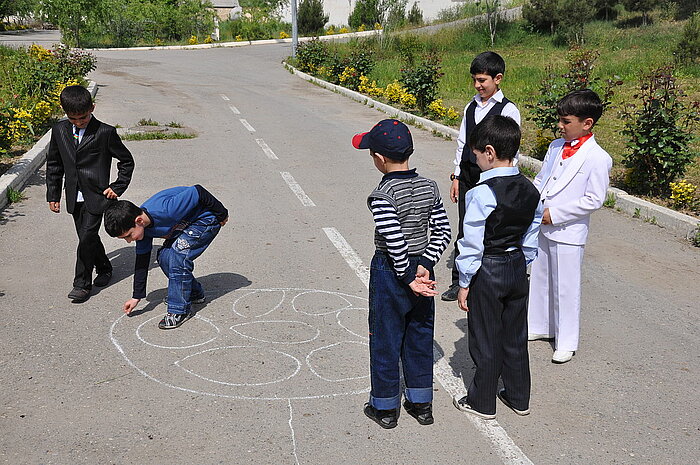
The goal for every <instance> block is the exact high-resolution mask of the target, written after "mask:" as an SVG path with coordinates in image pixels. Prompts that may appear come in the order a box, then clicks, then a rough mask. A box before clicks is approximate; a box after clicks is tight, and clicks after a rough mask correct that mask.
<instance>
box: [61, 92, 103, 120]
mask: <svg viewBox="0 0 700 465" xmlns="http://www.w3.org/2000/svg"><path fill="white" fill-rule="evenodd" d="M61 108H63V111H64V112H65V114H66V116H67V117H68V120H69V121H70V122H71V123H73V124H74V125H75V126H77V127H79V128H81V129H82V128H85V127H86V126H87V125H88V123H89V122H90V116H91V115H92V112H93V110H94V109H95V105H94V104H93V103H92V95H90V92H89V91H88V90H87V89H86V88H85V87H83V86H68V87H66V88H65V89H63V91H61Z"/></svg>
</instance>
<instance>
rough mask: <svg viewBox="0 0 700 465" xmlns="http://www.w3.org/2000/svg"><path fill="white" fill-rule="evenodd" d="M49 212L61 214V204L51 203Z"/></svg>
mask: <svg viewBox="0 0 700 465" xmlns="http://www.w3.org/2000/svg"><path fill="white" fill-rule="evenodd" d="M49 210H51V211H52V212H54V213H61V202H49Z"/></svg>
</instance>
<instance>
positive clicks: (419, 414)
mask: <svg viewBox="0 0 700 465" xmlns="http://www.w3.org/2000/svg"><path fill="white" fill-rule="evenodd" d="M403 408H405V409H406V413H408V414H409V415H411V416H412V417H413V418H415V419H416V420H418V423H420V424H421V425H432V424H433V423H434V422H435V419H434V418H433V404H432V402H420V403H419V402H417V403H413V402H411V401H409V400H406V401H404V403H403Z"/></svg>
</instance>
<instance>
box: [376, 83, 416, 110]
mask: <svg viewBox="0 0 700 465" xmlns="http://www.w3.org/2000/svg"><path fill="white" fill-rule="evenodd" d="M384 98H386V99H387V100H388V101H389V102H391V103H400V104H402V105H404V106H406V107H409V108H412V107H415V106H416V96H415V95H413V94H411V93H409V92H408V91H407V90H406V88H405V87H403V86H402V85H401V84H400V83H399V81H397V80H394V82H392V83H391V84H387V86H386V88H385V89H384Z"/></svg>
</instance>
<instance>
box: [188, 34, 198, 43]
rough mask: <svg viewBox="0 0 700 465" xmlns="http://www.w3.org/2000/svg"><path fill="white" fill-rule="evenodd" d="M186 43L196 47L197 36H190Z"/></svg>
mask: <svg viewBox="0 0 700 465" xmlns="http://www.w3.org/2000/svg"><path fill="white" fill-rule="evenodd" d="M187 43H188V44H190V45H196V44H198V43H199V39H197V36H195V35H191V36H190V38H189V40H188V41H187Z"/></svg>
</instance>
